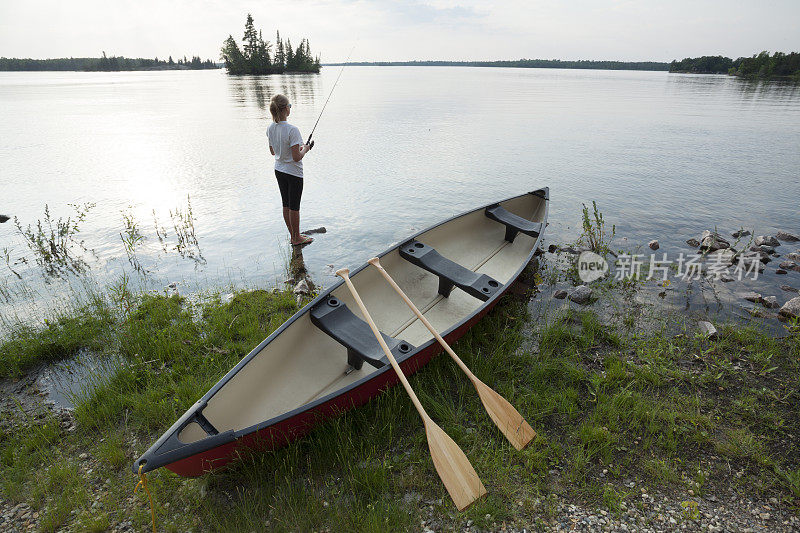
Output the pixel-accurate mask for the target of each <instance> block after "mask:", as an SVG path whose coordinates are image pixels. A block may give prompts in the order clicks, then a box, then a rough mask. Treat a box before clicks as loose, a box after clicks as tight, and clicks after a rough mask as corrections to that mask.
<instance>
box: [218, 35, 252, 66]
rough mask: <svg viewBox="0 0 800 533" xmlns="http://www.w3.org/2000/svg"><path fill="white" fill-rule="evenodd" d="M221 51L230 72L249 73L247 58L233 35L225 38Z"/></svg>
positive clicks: (221, 56)
mask: <svg viewBox="0 0 800 533" xmlns="http://www.w3.org/2000/svg"><path fill="white" fill-rule="evenodd" d="M220 52H221V53H220V58H221V59H222V60H223V61H225V69H226V70H227V71H228V74H247V70H248V69H247V60H246V59H245V58H244V55H243V54H242V51H241V50H239V45H237V44H236V40H235V39H234V38H233V36H232V35H229V36H228V38H227V39H225V43H224V44H223V45H222V50H221V51H220Z"/></svg>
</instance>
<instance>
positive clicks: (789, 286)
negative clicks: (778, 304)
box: [781, 285, 800, 293]
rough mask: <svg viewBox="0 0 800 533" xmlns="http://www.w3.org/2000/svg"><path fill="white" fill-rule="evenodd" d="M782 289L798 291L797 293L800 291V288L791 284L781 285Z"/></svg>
mask: <svg viewBox="0 0 800 533" xmlns="http://www.w3.org/2000/svg"><path fill="white" fill-rule="evenodd" d="M781 290H784V291H786V292H797V293H800V289H796V288H794V287H792V286H791V285H781Z"/></svg>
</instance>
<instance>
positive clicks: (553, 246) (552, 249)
mask: <svg viewBox="0 0 800 533" xmlns="http://www.w3.org/2000/svg"><path fill="white" fill-rule="evenodd" d="M556 250H558V246H556V245H555V244H551V245H550V246H548V247H547V251H548V252H549V253H551V254H554V253H555V252H556Z"/></svg>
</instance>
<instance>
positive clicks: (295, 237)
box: [289, 209, 314, 244]
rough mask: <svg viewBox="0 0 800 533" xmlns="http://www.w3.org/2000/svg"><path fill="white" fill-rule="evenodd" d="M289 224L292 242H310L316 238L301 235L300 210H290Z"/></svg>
mask: <svg viewBox="0 0 800 533" xmlns="http://www.w3.org/2000/svg"><path fill="white" fill-rule="evenodd" d="M289 224H290V226H291V227H290V231H291V236H292V239H291V243H292V244H308V243H310V242H311V241H313V240H314V239H312V238H311V237H306V236H305V235H300V211H294V210H291V209H290V210H289Z"/></svg>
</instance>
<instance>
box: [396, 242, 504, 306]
mask: <svg viewBox="0 0 800 533" xmlns="http://www.w3.org/2000/svg"><path fill="white" fill-rule="evenodd" d="M399 250H400V257H402V258H403V259H405V260H406V261H408V262H410V263H413V264H415V265H417V266H418V267H421V268H423V269H425V270H427V271H428V272H431V273H433V274H436V275H437V276H439V294H441V295H442V296H444V297H445V298H447V297H448V296H450V292H451V291H452V290H453V287H454V286H455V287H458V288H459V289H461V290H463V291H464V292H466V293H467V294H470V295H472V296H474V297H475V298H478V299H479V300H482V301H484V302H485V301H486V300H488V299H489V298H491V297H492V296H493V295H494V293H496V292H497V291H498V290H499V289H500V287H501V286H502V285H503V284H502V283H500V282H499V281H497V280H495V279H492V278H491V277H489V276H487V275H486V274H478V273H477V272H473V271H472V270H470V269H468V268H465V267H463V266H461V265H459V264H458V263H456V262H454V261H451V260H449V259H447V258H446V257H444V256H442V255H441V254H440V253H439V252H437V251H436V249H434V248H432V247H430V246H428V245H427V244H423V243H421V242H419V241H418V240H416V239H411V240H410V241H408V242H406V243H404V244H401V245H400V248H399Z"/></svg>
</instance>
